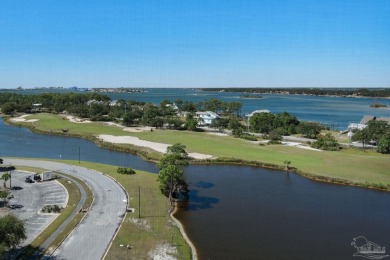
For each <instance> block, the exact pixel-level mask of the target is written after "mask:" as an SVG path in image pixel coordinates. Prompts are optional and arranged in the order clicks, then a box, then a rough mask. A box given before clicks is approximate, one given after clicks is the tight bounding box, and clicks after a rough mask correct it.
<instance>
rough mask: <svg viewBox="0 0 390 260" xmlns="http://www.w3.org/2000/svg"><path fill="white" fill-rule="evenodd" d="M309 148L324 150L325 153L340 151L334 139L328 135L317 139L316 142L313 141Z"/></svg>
mask: <svg viewBox="0 0 390 260" xmlns="http://www.w3.org/2000/svg"><path fill="white" fill-rule="evenodd" d="M311 147H313V148H317V149H322V150H326V151H338V150H340V145H339V143H338V142H337V141H336V139H335V138H334V137H333V136H332V135H331V134H330V133H327V134H326V135H324V136H320V137H318V138H317V141H315V142H314V143H313V144H312V145H311Z"/></svg>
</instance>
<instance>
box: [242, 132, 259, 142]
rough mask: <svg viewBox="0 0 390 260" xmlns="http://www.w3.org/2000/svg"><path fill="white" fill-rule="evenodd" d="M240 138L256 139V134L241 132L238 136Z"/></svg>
mask: <svg viewBox="0 0 390 260" xmlns="http://www.w3.org/2000/svg"><path fill="white" fill-rule="evenodd" d="M239 137H240V138H241V139H245V140H248V141H257V138H256V136H254V135H251V134H242V135H240V136H239Z"/></svg>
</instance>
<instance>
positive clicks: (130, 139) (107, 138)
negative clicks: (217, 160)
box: [98, 135, 213, 160]
mask: <svg viewBox="0 0 390 260" xmlns="http://www.w3.org/2000/svg"><path fill="white" fill-rule="evenodd" d="M98 138H99V139H101V140H103V141H104V142H108V143H113V144H131V145H135V146H140V147H147V148H150V149H152V150H155V151H157V152H160V153H166V152H167V148H168V146H170V144H164V143H156V142H150V141H145V140H141V139H139V138H138V137H134V136H114V135H99V136H98ZM188 155H189V156H190V157H191V158H194V159H197V160H204V159H209V158H213V156H212V155H208V154H201V153H188Z"/></svg>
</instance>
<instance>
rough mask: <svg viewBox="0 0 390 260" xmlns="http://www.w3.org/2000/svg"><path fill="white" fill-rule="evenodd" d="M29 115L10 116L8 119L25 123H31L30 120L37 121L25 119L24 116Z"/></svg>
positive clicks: (35, 120)
mask: <svg viewBox="0 0 390 260" xmlns="http://www.w3.org/2000/svg"><path fill="white" fill-rule="evenodd" d="M26 116H29V115H22V116H19V117H15V118H11V119H10V120H11V121H12V122H26V123H32V122H37V121H39V119H26V118H25V117H26Z"/></svg>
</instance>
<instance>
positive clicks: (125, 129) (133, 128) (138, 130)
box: [123, 127, 152, 133]
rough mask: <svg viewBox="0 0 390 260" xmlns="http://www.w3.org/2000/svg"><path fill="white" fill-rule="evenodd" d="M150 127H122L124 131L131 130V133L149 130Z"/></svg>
mask: <svg viewBox="0 0 390 260" xmlns="http://www.w3.org/2000/svg"><path fill="white" fill-rule="evenodd" d="M150 129H152V128H151V127H125V128H123V131H126V132H132V133H139V132H144V131H150Z"/></svg>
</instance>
